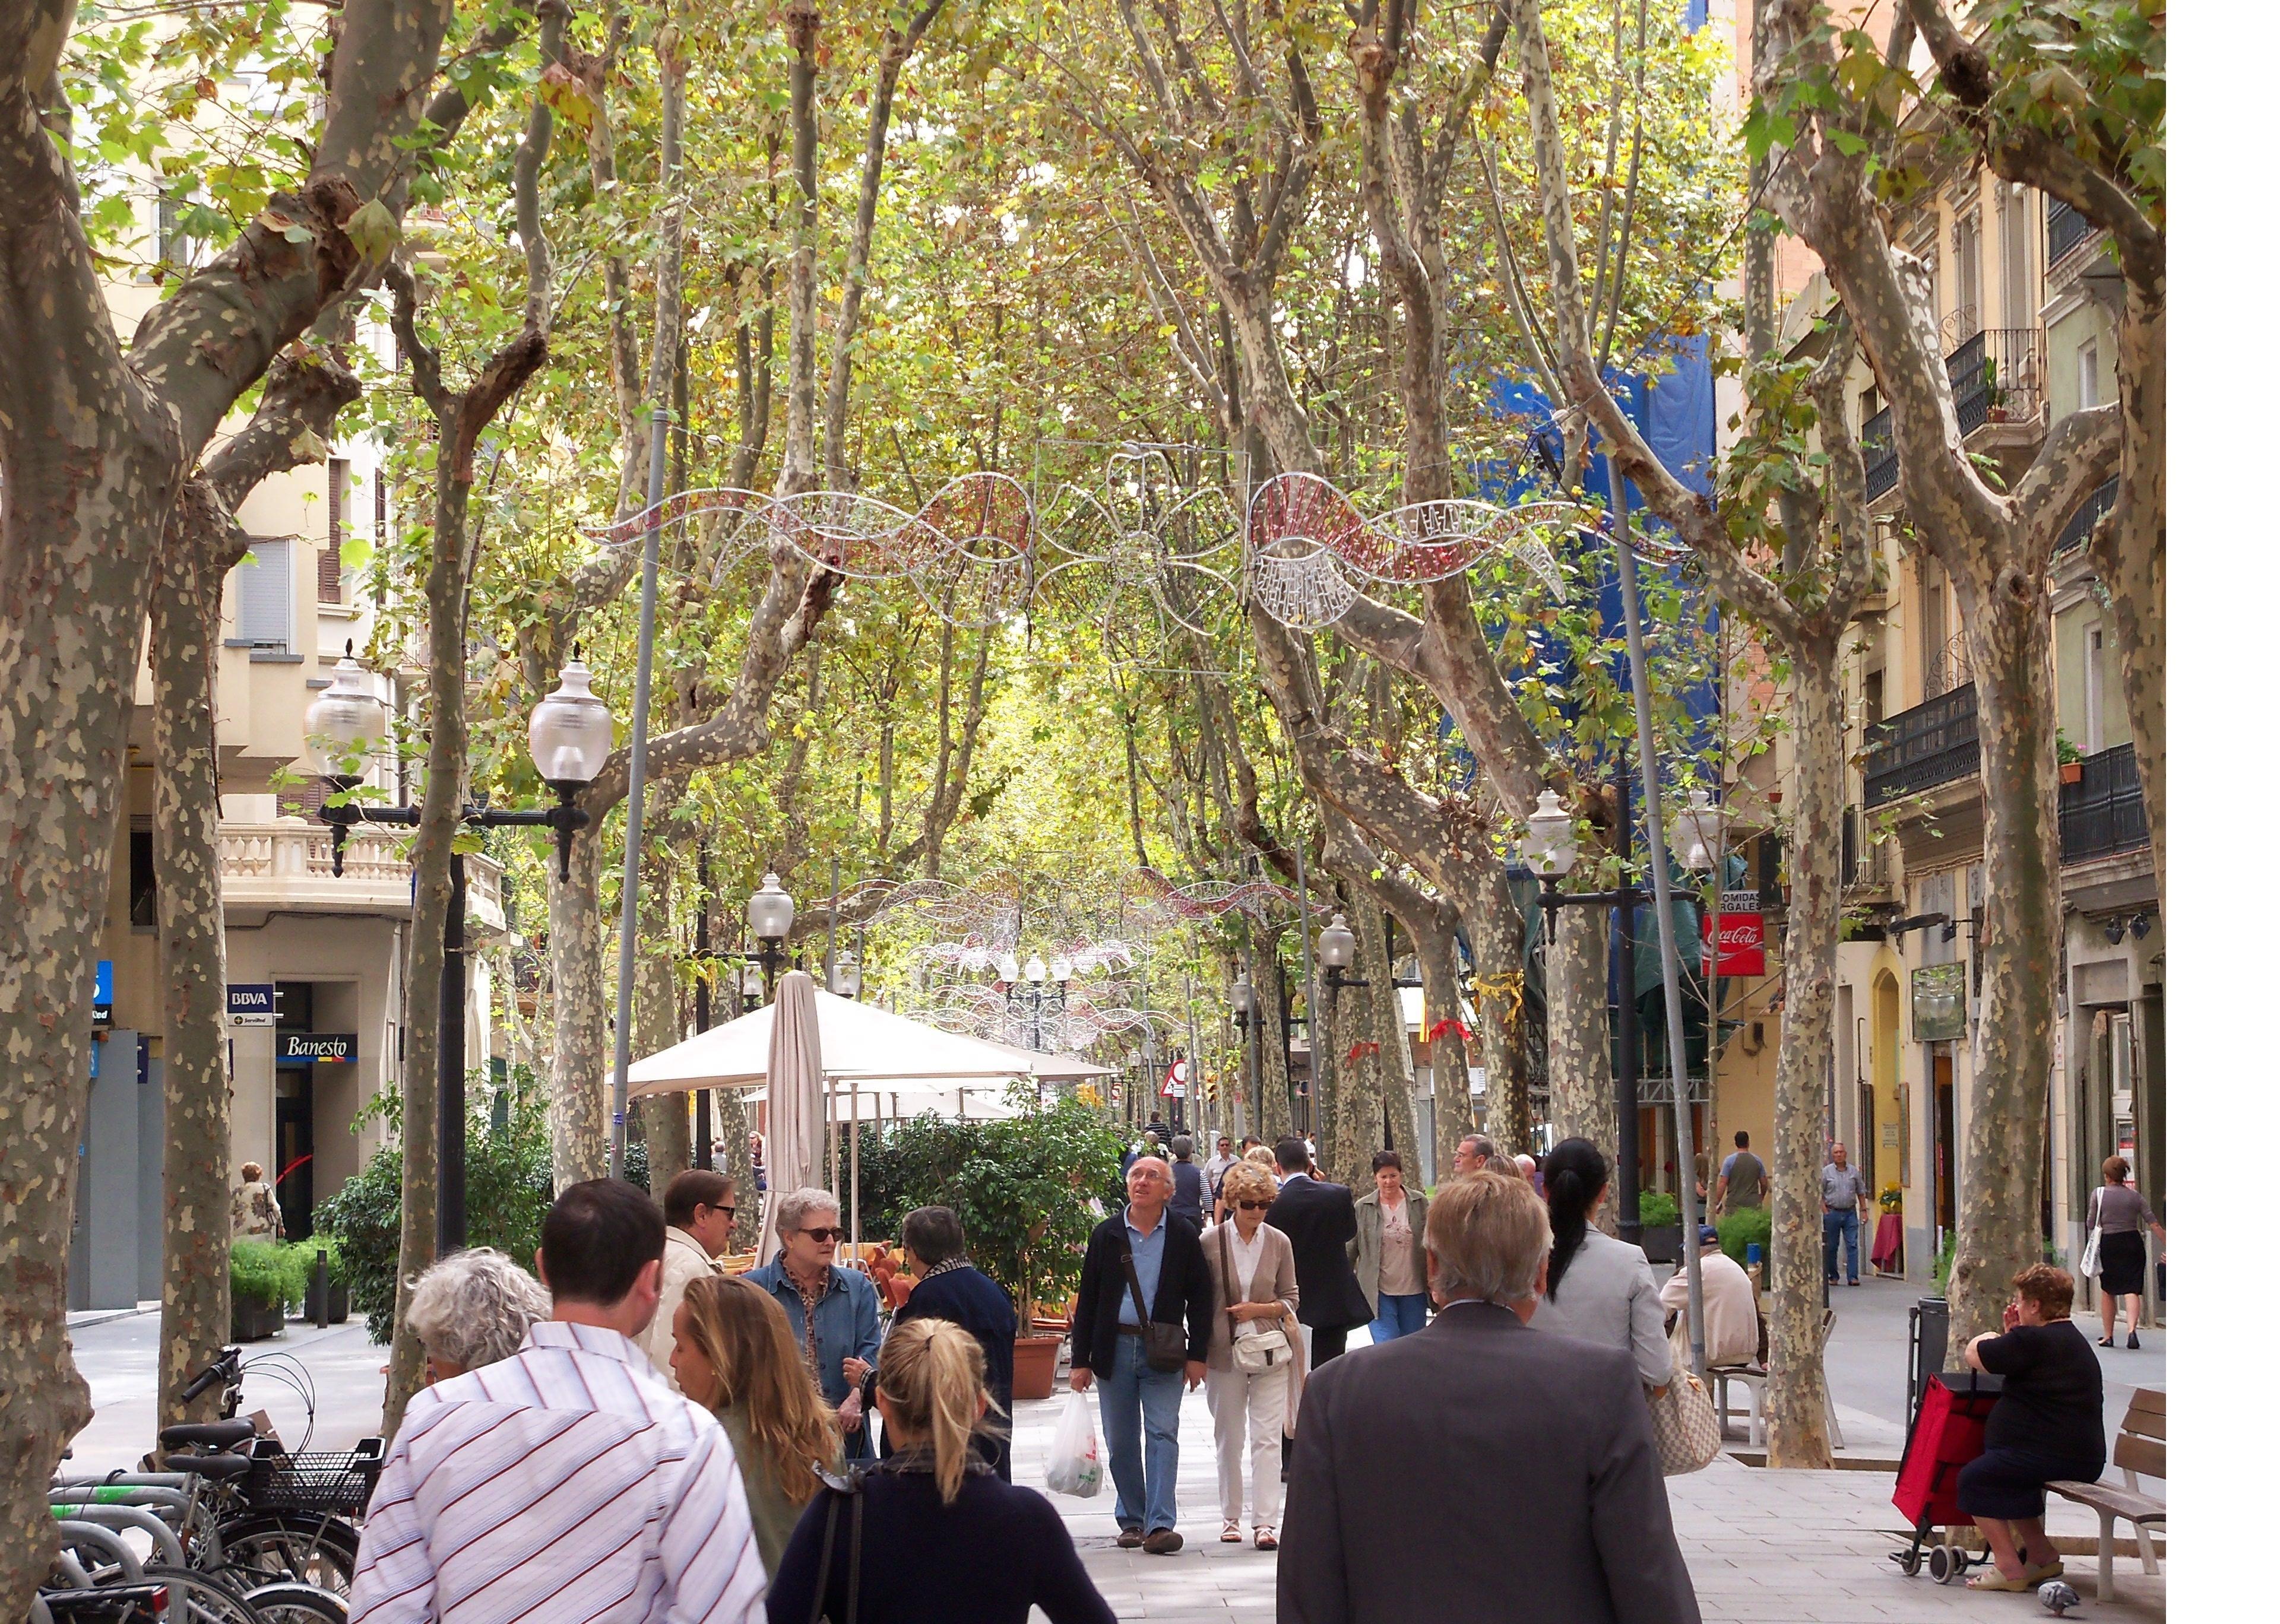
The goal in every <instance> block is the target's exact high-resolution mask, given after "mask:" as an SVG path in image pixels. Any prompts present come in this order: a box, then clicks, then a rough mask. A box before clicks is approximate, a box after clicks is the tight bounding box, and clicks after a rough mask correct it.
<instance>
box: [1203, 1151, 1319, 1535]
mask: <svg viewBox="0 0 2280 1624" xmlns="http://www.w3.org/2000/svg"><path fill="white" fill-rule="evenodd" d="M1220 1196H1221V1199H1222V1200H1223V1201H1224V1202H1225V1203H1226V1205H1227V1217H1226V1218H1225V1219H1224V1220H1222V1221H1221V1222H1219V1223H1216V1224H1213V1226H1212V1227H1211V1228H1208V1229H1206V1230H1205V1231H1204V1235H1203V1246H1204V1262H1205V1266H1208V1267H1209V1268H1210V1270H1211V1277H1212V1339H1211V1352H1210V1354H1209V1355H1208V1356H1207V1357H1206V1358H1205V1369H1204V1397H1205V1400H1206V1401H1207V1402H1208V1403H1209V1404H1210V1405H1211V1412H1212V1435H1213V1440H1214V1441H1215V1442H1216V1443H1218V1445H1219V1512H1220V1518H1221V1522H1220V1530H1219V1536H1220V1538H1221V1541H1222V1542H1224V1543H1228V1544H1230V1545H1238V1544H1241V1543H1243V1451H1244V1443H1245V1442H1246V1440H1247V1441H1248V1443H1249V1444H1250V1447H1251V1536H1252V1542H1253V1543H1256V1544H1257V1545H1258V1547H1259V1549H1260V1550H1261V1551H1272V1550H1274V1549H1275V1545H1276V1543H1277V1541H1278V1538H1279V1536H1278V1535H1277V1533H1276V1529H1275V1525H1276V1523H1277V1522H1278V1521H1280V1520H1281V1518H1282V1515H1283V1433H1284V1431H1285V1430H1286V1423H1287V1421H1288V1420H1289V1419H1290V1412H1291V1410H1292V1408H1293V1405H1292V1404H1291V1392H1290V1383H1291V1382H1292V1381H1293V1380H1295V1379H1296V1378H1294V1377H1293V1375H1292V1374H1291V1373H1292V1372H1293V1371H1294V1370H1295V1369H1297V1368H1298V1359H1297V1358H1296V1357H1295V1356H1296V1353H1297V1351H1298V1265H1297V1264H1296V1262H1295V1261H1294V1260H1293V1258H1292V1255H1291V1251H1290V1237H1289V1236H1288V1235H1284V1234H1283V1232H1282V1231H1281V1230H1280V1229H1277V1228H1275V1227H1274V1225H1272V1224H1270V1223H1268V1222H1267V1208H1268V1207H1270V1206H1273V1205H1275V1180H1274V1177H1273V1175H1272V1174H1269V1173H1268V1172H1267V1170H1266V1169H1265V1168H1264V1167H1260V1166H1256V1165H1254V1164H1253V1163H1251V1162H1247V1161H1244V1162H1237V1163H1236V1165H1235V1166H1232V1167H1229V1169H1228V1170H1227V1176H1226V1177H1225V1178H1224V1179H1222V1180H1221V1182H1220ZM1250 1326H1257V1327H1259V1328H1261V1329H1266V1330H1274V1329H1277V1328H1279V1329H1280V1330H1281V1331H1282V1333H1283V1337H1284V1339H1285V1345H1286V1346H1287V1347H1288V1348H1289V1349H1290V1352H1289V1353H1287V1354H1285V1355H1283V1357H1282V1358H1278V1359H1277V1360H1276V1362H1275V1366H1274V1367H1273V1368H1271V1369H1267V1370H1257V1371H1247V1370H1245V1369H1244V1368H1243V1366H1242V1365H1241V1364H1240V1363H1239V1362H1238V1361H1237V1359H1236V1337H1237V1336H1238V1335H1244V1334H1245V1328H1246V1327H1250ZM1254 1334H1255V1333H1254Z"/></svg>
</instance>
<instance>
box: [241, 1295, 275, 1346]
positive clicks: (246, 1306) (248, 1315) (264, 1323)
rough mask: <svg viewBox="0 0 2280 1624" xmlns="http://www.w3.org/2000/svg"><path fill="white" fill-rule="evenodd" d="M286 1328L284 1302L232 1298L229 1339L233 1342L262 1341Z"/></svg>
mask: <svg viewBox="0 0 2280 1624" xmlns="http://www.w3.org/2000/svg"><path fill="white" fill-rule="evenodd" d="M284 1328H285V1305H284V1304H282V1303H250V1302H247V1301H245V1300H244V1299H243V1298H242V1297H232V1298H230V1301H229V1339H230V1340H231V1341H232V1342H260V1341H262V1340H263V1339H264V1338H266V1337H270V1336H274V1335H277V1333H278V1332H280V1331H281V1330H283V1329H284Z"/></svg>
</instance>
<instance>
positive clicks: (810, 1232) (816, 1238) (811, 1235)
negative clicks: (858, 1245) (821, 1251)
mask: <svg viewBox="0 0 2280 1624" xmlns="http://www.w3.org/2000/svg"><path fill="white" fill-rule="evenodd" d="M792 1233H793V1234H794V1235H805V1236H806V1237H807V1238H808V1239H809V1240H811V1241H813V1242H814V1243H816V1244H817V1245H819V1246H820V1245H821V1244H823V1243H825V1242H826V1241H843V1240H845V1239H846V1238H847V1231H845V1230H844V1229H842V1228H839V1227H838V1226H837V1225H836V1224H825V1225H822V1226H820V1227H819V1228H813V1229H795V1230H793V1231H792Z"/></svg>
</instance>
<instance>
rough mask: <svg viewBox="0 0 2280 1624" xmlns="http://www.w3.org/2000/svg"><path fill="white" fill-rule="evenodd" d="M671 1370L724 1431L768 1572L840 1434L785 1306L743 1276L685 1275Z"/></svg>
mask: <svg viewBox="0 0 2280 1624" xmlns="http://www.w3.org/2000/svg"><path fill="white" fill-rule="evenodd" d="M673 1370H674V1375H675V1376H677V1377H678V1378H679V1379H680V1382H681V1390H682V1392H683V1393H685V1394H687V1395H688V1396H689V1397H691V1398H693V1399H695V1400H696V1401H697V1403H698V1404H701V1405H704V1406H705V1408H706V1409H708V1410H710V1411H712V1413H713V1415H714V1417H715V1418H716V1419H718V1420H719V1421H720V1428H721V1430H722V1431H724V1432H726V1433H727V1434H728V1443H729V1444H730V1446H731V1447H732V1448H734V1449H735V1450H736V1469H737V1470H738V1471H739V1472H740V1473H742V1474H743V1479H744V1503H745V1505H746V1507H747V1508H748V1509H749V1510H750V1511H751V1514H752V1534H753V1536H754V1537H755V1538H756V1539H758V1540H759V1546H760V1561H761V1564H762V1565H763V1566H766V1568H767V1570H768V1571H769V1572H770V1573H774V1571H775V1569H776V1565H777V1564H778V1563H779V1562H780V1561H782V1559H783V1551H784V1546H785V1545H786V1544H787V1543H789V1542H790V1539H791V1531H792V1529H793V1528H795V1527H797V1525H798V1522H799V1516H800V1512H803V1511H805V1509H806V1508H807V1503H808V1501H810V1500H811V1499H813V1498H814V1497H815V1486H816V1482H817V1479H816V1475H815V1474H816V1468H817V1467H819V1466H820V1467H821V1468H822V1469H823V1470H825V1471H827V1472H836V1471H838V1470H839V1469H840V1466H841V1463H842V1461H843V1459H844V1458H845V1456H844V1450H843V1442H842V1440H843V1438H844V1437H845V1434H843V1433H842V1432H841V1431H840V1430H839V1417H838V1416H837V1415H836V1413H834V1412H833V1410H832V1408H831V1406H830V1405H828V1404H826V1403H824V1402H823V1395H822V1394H820V1393H819V1392H817V1391H816V1390H815V1383H814V1382H813V1381H811V1380H809V1378H808V1374H807V1366H806V1364H805V1362H804V1361H803V1360H802V1359H801V1358H800V1356H799V1344H798V1343H796V1342H794V1341H793V1340H792V1335H791V1324H790V1321H789V1320H786V1319H785V1318H784V1311H783V1305H782V1304H780V1303H778V1302H777V1301H776V1300H775V1299H774V1297H770V1296H769V1295H768V1294H767V1293H766V1292H765V1291H763V1290H761V1289H759V1287H758V1286H756V1285H754V1284H753V1283H752V1282H751V1281H749V1280H744V1279H741V1278H739V1279H736V1280H730V1279H728V1278H726V1277H725V1276H722V1275H720V1274H706V1275H704V1276H703V1277H701V1278H699V1279H697V1280H694V1281H690V1282H689V1289H688V1292H687V1293H686V1295H684V1296H683V1297H682V1299H681V1305H680V1307H679V1309H678V1311H677V1312H675V1313H674V1324H673Z"/></svg>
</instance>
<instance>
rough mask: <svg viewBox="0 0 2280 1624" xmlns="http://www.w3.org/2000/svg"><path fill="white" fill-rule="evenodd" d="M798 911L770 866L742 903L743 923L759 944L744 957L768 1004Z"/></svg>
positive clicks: (774, 998) (771, 997)
mask: <svg viewBox="0 0 2280 1624" xmlns="http://www.w3.org/2000/svg"><path fill="white" fill-rule="evenodd" d="M798 913H799V904H797V903H796V902H794V901H793V900H792V898H791V893H790V892H789V891H787V890H785V889H783V886H782V883H781V882H780V881H778V880H777V879H776V876H775V871H774V870H773V869H771V870H770V871H769V872H768V873H766V874H763V875H761V876H760V889H759V890H757V891H754V892H753V893H752V899H751V901H750V902H748V903H746V904H744V922H745V923H746V924H748V925H750V926H751V927H752V935H755V936H757V937H759V943H760V951H759V952H758V953H747V954H746V955H745V958H748V959H751V960H753V961H755V962H757V963H758V964H759V966H760V974H761V975H762V977H764V978H765V981H766V988H767V1000H768V1002H769V1003H771V1004H774V1002H775V1001H776V976H777V974H779V973H780V972H781V971H782V969H783V959H784V943H785V942H786V941H787V940H789V939H790V935H791V922H792V920H794V919H795V918H796V917H797V915H798Z"/></svg>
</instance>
